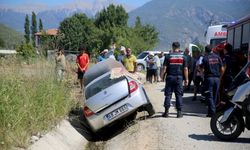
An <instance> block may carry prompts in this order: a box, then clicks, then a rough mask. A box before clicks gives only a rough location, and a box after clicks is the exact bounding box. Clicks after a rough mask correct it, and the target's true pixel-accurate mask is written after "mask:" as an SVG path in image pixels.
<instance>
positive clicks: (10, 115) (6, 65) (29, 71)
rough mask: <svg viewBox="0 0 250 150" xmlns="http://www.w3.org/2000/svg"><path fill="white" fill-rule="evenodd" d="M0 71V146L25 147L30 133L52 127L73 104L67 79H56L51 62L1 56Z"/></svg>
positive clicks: (5, 147)
mask: <svg viewBox="0 0 250 150" xmlns="http://www.w3.org/2000/svg"><path fill="white" fill-rule="evenodd" d="M0 72H1V73H0V120H1V121H0V149H9V148H10V147H12V146H15V147H22V148H26V147H27V146H28V144H29V137H30V136H31V135H36V134H37V133H39V132H44V131H46V130H48V129H49V128H51V127H53V125H55V124H57V123H58V122H59V121H60V120H62V119H63V118H64V117H65V116H66V114H67V113H68V112H69V110H70V109H71V108H72V107H73V106H75V103H76V101H73V100H72V94H71V93H72V92H71V88H72V87H71V86H69V85H70V83H69V81H67V79H66V81H65V82H57V81H56V79H55V73H54V66H53V63H51V62H47V61H44V60H34V61H33V63H32V65H24V64H22V63H19V60H16V59H13V60H5V59H2V60H0Z"/></svg>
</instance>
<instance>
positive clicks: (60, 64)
mask: <svg viewBox="0 0 250 150" xmlns="http://www.w3.org/2000/svg"><path fill="white" fill-rule="evenodd" d="M55 61H56V74H57V80H58V81H62V80H63V79H64V74H65V71H66V60H65V56H64V51H63V49H62V48H59V50H58V51H57V53H56V56H55Z"/></svg>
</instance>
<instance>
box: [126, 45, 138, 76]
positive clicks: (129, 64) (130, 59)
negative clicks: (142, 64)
mask: <svg viewBox="0 0 250 150" xmlns="http://www.w3.org/2000/svg"><path fill="white" fill-rule="evenodd" d="M126 53H127V54H126V56H125V57H124V59H123V63H124V66H125V68H126V69H127V70H128V72H130V73H135V72H136V57H135V55H133V54H132V52H131V49H130V48H127V49H126Z"/></svg>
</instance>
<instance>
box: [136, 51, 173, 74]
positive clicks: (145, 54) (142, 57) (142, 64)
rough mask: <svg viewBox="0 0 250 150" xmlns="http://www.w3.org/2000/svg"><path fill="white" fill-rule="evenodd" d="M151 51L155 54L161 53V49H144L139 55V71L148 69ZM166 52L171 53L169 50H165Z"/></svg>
mask: <svg viewBox="0 0 250 150" xmlns="http://www.w3.org/2000/svg"><path fill="white" fill-rule="evenodd" d="M149 53H153V54H154V55H155V54H160V53H161V51H143V52H141V53H140V54H139V55H138V56H137V60H136V63H137V71H139V72H140V71H142V70H146V66H147V63H146V59H147V58H148V54H149ZM164 54H169V52H164Z"/></svg>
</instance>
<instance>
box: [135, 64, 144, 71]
mask: <svg viewBox="0 0 250 150" xmlns="http://www.w3.org/2000/svg"><path fill="white" fill-rule="evenodd" d="M144 69H145V67H144V65H142V64H138V65H137V71H138V72H141V71H143V70H144Z"/></svg>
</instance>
